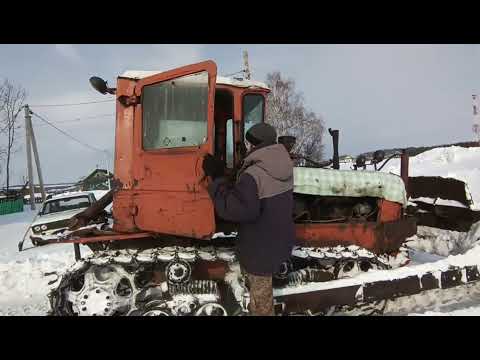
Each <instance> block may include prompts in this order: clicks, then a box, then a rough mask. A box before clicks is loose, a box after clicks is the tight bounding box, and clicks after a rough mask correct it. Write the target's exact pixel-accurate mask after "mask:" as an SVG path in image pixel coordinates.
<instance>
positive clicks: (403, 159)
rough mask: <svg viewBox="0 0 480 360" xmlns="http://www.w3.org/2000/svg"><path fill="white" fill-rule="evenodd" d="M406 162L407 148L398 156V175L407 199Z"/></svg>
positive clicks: (407, 160) (407, 159) (407, 158)
mask: <svg viewBox="0 0 480 360" xmlns="http://www.w3.org/2000/svg"><path fill="white" fill-rule="evenodd" d="M408 163H409V155H408V153H407V150H405V149H404V150H402V155H401V156H400V177H401V178H402V179H403V182H404V184H405V191H406V192H407V199H408V197H409V196H410V194H409V192H408Z"/></svg>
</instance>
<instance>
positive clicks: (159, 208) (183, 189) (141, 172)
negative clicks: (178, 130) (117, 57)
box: [122, 61, 217, 239]
mask: <svg viewBox="0 0 480 360" xmlns="http://www.w3.org/2000/svg"><path fill="white" fill-rule="evenodd" d="M201 71H206V72H208V84H209V88H208V105H207V115H208V116H207V119H208V122H207V134H208V135H207V139H206V142H205V143H203V144H202V145H199V146H190V147H178V148H162V149H154V150H144V149H143V145H142V144H143V121H142V104H138V105H136V106H135V116H134V128H133V152H134V156H133V175H134V185H133V190H134V193H133V194H132V198H133V203H134V205H135V207H136V211H135V213H134V214H133V217H134V222H135V225H136V226H137V227H138V228H139V229H140V230H142V231H150V232H156V233H163V234H170V235H179V236H188V237H194V238H197V239H202V238H208V237H209V236H210V235H212V234H213V233H214V232H215V216H214V209H213V203H212V201H211V200H210V198H209V195H208V193H207V189H206V186H207V184H206V181H205V177H204V173H203V170H202V161H203V156H204V155H205V154H206V153H213V132H214V118H213V117H214V111H213V107H214V98H215V79H216V75H217V68H216V65H215V63H214V62H213V61H206V62H202V63H199V64H194V65H188V66H185V67H181V68H178V69H174V70H170V71H167V72H164V73H160V74H157V75H153V76H150V77H146V78H143V79H141V80H139V81H138V83H137V86H136V87H135V94H136V95H138V96H141V94H142V91H143V87H144V86H146V85H150V84H155V83H159V82H162V81H167V80H172V79H175V78H177V77H181V76H184V75H189V74H194V73H198V72H201ZM122 214H123V213H122Z"/></svg>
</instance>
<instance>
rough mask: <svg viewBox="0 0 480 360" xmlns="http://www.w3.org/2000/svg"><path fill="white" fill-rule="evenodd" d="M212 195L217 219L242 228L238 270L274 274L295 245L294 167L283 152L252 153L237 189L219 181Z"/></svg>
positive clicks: (270, 148)
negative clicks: (236, 224) (293, 215)
mask: <svg viewBox="0 0 480 360" xmlns="http://www.w3.org/2000/svg"><path fill="white" fill-rule="evenodd" d="M208 191H209V193H210V196H211V198H212V200H213V202H214V204H215V210H216V211H217V214H218V215H219V216H220V217H221V218H223V219H225V220H228V221H232V222H236V223H238V226H239V228H238V243H237V251H238V257H239V261H240V265H241V266H242V267H243V268H244V269H245V271H247V272H249V273H252V274H255V275H270V274H274V273H276V272H277V271H278V270H279V268H280V265H281V263H282V262H284V261H286V260H288V258H289V257H290V255H291V252H292V248H293V246H294V243H295V227H294V224H293V219H292V212H293V164H292V161H291V159H290V156H289V154H288V152H287V151H286V150H285V147H284V146H283V145H280V144H275V145H270V146H266V147H263V148H259V149H256V150H254V151H253V152H252V153H250V154H249V155H248V156H247V157H246V159H245V162H244V165H243V167H242V169H241V170H240V172H239V176H238V179H237V182H236V183H235V184H233V185H232V184H228V182H227V180H226V179H225V178H220V179H216V180H215V181H214V182H213V183H212V184H210V185H209V188H208Z"/></svg>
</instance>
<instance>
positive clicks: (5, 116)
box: [0, 79, 27, 191]
mask: <svg viewBox="0 0 480 360" xmlns="http://www.w3.org/2000/svg"><path fill="white" fill-rule="evenodd" d="M26 96H27V93H26V91H25V89H24V88H23V87H22V86H20V85H15V84H14V83H12V82H10V80H8V79H5V80H4V82H3V84H2V85H0V132H1V133H2V134H3V135H4V136H5V137H6V145H5V146H6V147H5V148H4V149H3V153H4V157H6V164H5V171H6V180H7V184H6V185H7V191H8V188H9V186H10V161H11V158H12V154H13V152H14V146H15V144H16V140H17V138H16V136H17V132H18V130H19V129H20V128H21V125H20V124H21V123H20V121H19V119H21V117H19V116H18V115H19V112H20V110H21V108H22V106H23V102H24V101H25V98H26ZM0 154H1V151H0Z"/></svg>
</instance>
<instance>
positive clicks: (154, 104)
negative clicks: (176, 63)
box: [142, 71, 208, 150]
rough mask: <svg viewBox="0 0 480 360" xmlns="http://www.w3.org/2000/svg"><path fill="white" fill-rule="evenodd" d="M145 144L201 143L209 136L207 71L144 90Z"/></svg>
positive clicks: (157, 146)
mask: <svg viewBox="0 0 480 360" xmlns="http://www.w3.org/2000/svg"><path fill="white" fill-rule="evenodd" d="M142 109H143V114H142V118H143V148H144V149H145V150H154V149H162V148H177V147H189V146H200V145H202V144H204V143H205V142H206V140H207V126H208V73H207V72H206V71H203V72H199V73H196V74H192V75H187V76H182V77H179V78H175V79H172V80H167V81H163V82H161V83H158V84H152V85H147V86H145V87H144V88H143V91H142Z"/></svg>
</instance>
